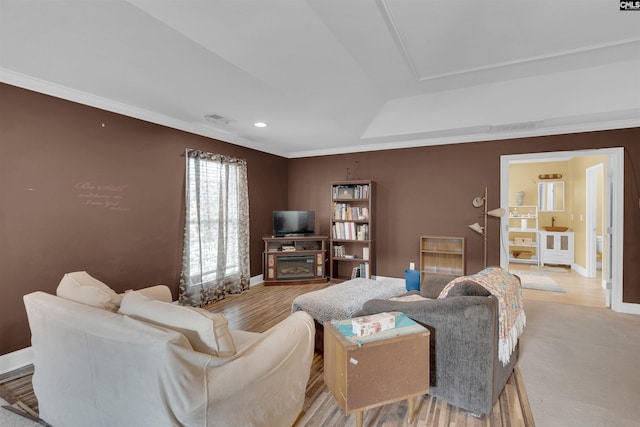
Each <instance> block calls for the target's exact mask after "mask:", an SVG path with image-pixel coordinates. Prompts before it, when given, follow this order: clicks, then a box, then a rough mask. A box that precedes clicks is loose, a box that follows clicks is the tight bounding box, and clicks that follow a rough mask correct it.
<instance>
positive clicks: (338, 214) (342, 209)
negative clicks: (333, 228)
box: [333, 203, 369, 221]
mask: <svg viewBox="0 0 640 427" xmlns="http://www.w3.org/2000/svg"><path fill="white" fill-rule="evenodd" d="M333 219H334V220H338V221H367V220H368V219H369V208H367V207H366V206H364V207H363V206H351V205H349V204H348V203H334V204H333Z"/></svg>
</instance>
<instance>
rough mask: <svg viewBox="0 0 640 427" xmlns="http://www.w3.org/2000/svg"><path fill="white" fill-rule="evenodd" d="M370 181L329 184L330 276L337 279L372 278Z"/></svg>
mask: <svg viewBox="0 0 640 427" xmlns="http://www.w3.org/2000/svg"><path fill="white" fill-rule="evenodd" d="M374 190H375V185H374V182H373V181H369V180H357V181H335V182H332V183H331V203H330V205H331V213H330V218H331V226H330V234H329V240H330V242H329V275H330V277H332V278H336V279H350V278H354V277H366V278H371V276H372V275H374V274H375V254H374V244H373V243H374V233H375V229H374V222H373V220H374V217H375V212H374V200H375V191H374Z"/></svg>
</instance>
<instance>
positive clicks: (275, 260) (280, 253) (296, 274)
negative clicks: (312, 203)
mask: <svg viewBox="0 0 640 427" xmlns="http://www.w3.org/2000/svg"><path fill="white" fill-rule="evenodd" d="M328 239H329V238H328V237H327V236H302V237H263V238H262V240H263V241H264V256H263V261H262V280H263V281H264V284H265V285H293V284H306V283H322V282H326V281H327V272H326V265H325V264H326V260H327V241H328Z"/></svg>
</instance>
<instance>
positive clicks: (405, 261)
mask: <svg viewBox="0 0 640 427" xmlns="http://www.w3.org/2000/svg"><path fill="white" fill-rule="evenodd" d="M638 141H640V128H633V129H623V130H611V131H601V132H589V133H581V134H570V135H554V136H548V137H536V138H522V139H513V140H503V141H489V142H478V143H467V144H451V145H441V146H431V147H418V148H409V149H398V150H385V151H377V152H365V153H354V154H344V155H334V156H323V157H310V158H302V159H292V160H290V161H289V204H290V205H291V206H297V207H301V208H303V207H304V208H305V209H316V210H317V211H318V212H319V215H318V217H319V218H320V219H319V220H320V231H321V232H322V233H324V234H328V233H329V212H330V201H329V183H330V182H331V181H334V180H340V179H345V177H346V170H347V168H349V169H350V172H351V174H352V175H353V171H354V168H355V162H356V161H357V162H358V164H359V176H358V177H357V178H360V179H372V180H374V181H376V183H377V209H376V213H375V214H376V218H377V221H376V223H377V226H376V250H375V253H376V263H377V267H376V274H377V275H380V276H388V277H400V278H401V277H404V270H405V269H406V268H408V267H409V263H410V262H415V263H416V266H417V265H418V263H419V259H418V241H419V237H420V236H421V235H425V234H436V235H451V236H464V237H466V244H467V250H466V260H467V273H468V274H471V273H475V272H477V271H479V270H480V269H482V267H483V242H482V237H481V236H479V235H478V234H477V233H475V232H474V231H472V230H470V229H469V228H468V225H469V224H472V223H474V222H476V221H477V222H480V223H482V211H481V209H477V208H474V207H473V206H472V204H471V201H472V199H473V198H474V197H476V196H479V195H482V193H483V191H484V187H485V186H486V187H488V190H489V195H488V199H489V202H488V203H489V204H488V206H489V209H493V208H496V207H498V206H499V204H500V156H501V155H507V154H524V153H537V152H548V151H571V150H582V149H594V148H609V147H624V148H625V165H624V167H625V181H624V187H625V190H624V193H625V196H624V260H623V262H624V277H623V280H624V285H623V286H624V290H623V301H624V302H629V303H640V206H639V205H638V203H639V202H640V192H639V189H638V180H639V179H640V176H638V175H637V174H636V172H634V169H635V170H640V144H639V143H638ZM488 222H489V226H488V228H489V234H488V235H489V255H488V264H489V265H499V263H500V248H499V244H500V239H499V220H498V219H497V218H491V217H490V218H489V220H488Z"/></svg>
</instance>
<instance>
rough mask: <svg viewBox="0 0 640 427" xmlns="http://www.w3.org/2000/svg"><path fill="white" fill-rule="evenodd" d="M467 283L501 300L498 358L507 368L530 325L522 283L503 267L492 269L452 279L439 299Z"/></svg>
mask: <svg viewBox="0 0 640 427" xmlns="http://www.w3.org/2000/svg"><path fill="white" fill-rule="evenodd" d="M464 281H472V282H474V283H477V284H478V285H480V286H482V287H484V288H485V289H486V290H487V291H489V292H490V293H491V295H493V296H494V297H496V299H497V300H498V334H499V335H498V337H499V341H498V359H500V361H501V362H502V364H503V365H506V364H507V363H509V359H510V358H511V353H512V352H513V349H514V348H515V347H516V344H517V343H518V338H519V337H520V334H522V331H523V330H524V327H525V325H526V323H527V318H526V316H525V314H524V309H523V307H522V290H521V288H520V281H519V280H518V278H517V277H515V276H514V275H512V274H510V273H509V272H507V271H504V270H503V269H502V268H499V267H489V268H485V269H484V270H482V271H480V272H479V273H477V274H474V275H472V276H463V277H458V278H457V279H454V280H452V281H451V282H449V283H448V284H447V286H445V287H444V289H442V292H441V293H440V295H439V296H438V298H445V297H446V296H447V295H448V293H449V290H450V289H451V288H452V287H453V286H454V285H455V284H456V283H459V282H464Z"/></svg>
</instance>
